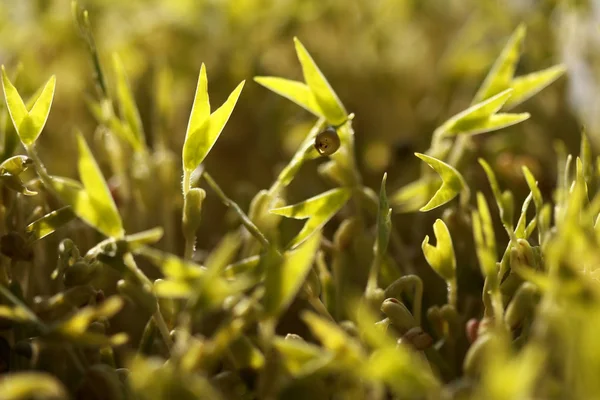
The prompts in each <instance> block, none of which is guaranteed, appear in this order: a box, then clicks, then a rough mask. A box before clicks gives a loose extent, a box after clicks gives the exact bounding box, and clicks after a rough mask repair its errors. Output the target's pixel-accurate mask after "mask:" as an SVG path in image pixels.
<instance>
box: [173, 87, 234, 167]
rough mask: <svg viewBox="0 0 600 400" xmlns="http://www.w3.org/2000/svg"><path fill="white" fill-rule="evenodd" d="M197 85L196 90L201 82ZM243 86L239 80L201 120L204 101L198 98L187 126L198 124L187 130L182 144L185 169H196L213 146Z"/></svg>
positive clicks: (203, 111) (204, 110)
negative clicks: (187, 132)
mask: <svg viewBox="0 0 600 400" xmlns="http://www.w3.org/2000/svg"><path fill="white" fill-rule="evenodd" d="M201 79H202V77H201ZM198 86H199V88H198V90H200V89H201V87H200V86H201V83H199V84H198ZM243 87H244V82H241V83H240V84H239V85H238V86H237V87H236V88H235V89H234V91H233V92H231V94H230V95H229V97H228V98H227V100H226V101H225V103H223V105H222V106H221V107H219V108H218V109H217V110H216V111H215V112H214V113H212V114H211V116H210V117H209V118H208V119H205V120H204V121H202V122H200V118H201V117H202V113H205V112H206V107H205V106H202V105H201V104H203V101H204V100H203V98H202V97H200V98H199V100H198V101H199V104H198V107H199V108H198V109H193V110H192V113H193V114H192V116H191V117H190V126H189V128H190V129H193V128H195V124H200V125H199V126H198V128H197V129H196V130H194V131H191V132H189V134H188V135H187V136H186V140H185V143H184V145H183V166H184V168H185V169H186V170H188V171H193V170H194V169H196V167H198V165H200V164H201V163H202V162H203V161H204V158H206V156H207V155H208V153H209V152H210V150H211V149H212V148H213V146H214V145H215V143H216V142H217V139H218V138H219V136H220V135H221V132H222V131H223V128H225V124H227V121H228V120H229V117H230V116H231V113H232V112H233V109H234V107H235V105H236V103H237V100H238V98H239V97H240V94H241V92H242V88H243ZM196 113H197V115H196ZM192 124H194V125H192Z"/></svg>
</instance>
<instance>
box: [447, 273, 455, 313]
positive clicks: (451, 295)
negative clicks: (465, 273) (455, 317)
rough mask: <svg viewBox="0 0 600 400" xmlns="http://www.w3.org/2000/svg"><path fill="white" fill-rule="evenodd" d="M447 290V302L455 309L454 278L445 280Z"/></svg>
mask: <svg viewBox="0 0 600 400" xmlns="http://www.w3.org/2000/svg"><path fill="white" fill-rule="evenodd" d="M446 284H447V290H448V304H450V305H451V306H452V307H454V308H455V309H456V308H457V303H458V287H457V286H456V279H452V280H449V281H447V282H446Z"/></svg>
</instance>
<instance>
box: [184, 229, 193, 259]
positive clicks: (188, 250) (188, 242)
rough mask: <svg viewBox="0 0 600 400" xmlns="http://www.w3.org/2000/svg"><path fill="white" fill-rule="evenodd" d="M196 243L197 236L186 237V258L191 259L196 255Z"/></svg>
mask: <svg viewBox="0 0 600 400" xmlns="http://www.w3.org/2000/svg"><path fill="white" fill-rule="evenodd" d="M195 243H196V236H195V235H194V236H192V237H189V236H188V237H186V238H185V248H184V250H183V258H184V259H186V260H191V259H192V257H193V256H194V247H195Z"/></svg>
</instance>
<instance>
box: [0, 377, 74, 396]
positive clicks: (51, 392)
mask: <svg viewBox="0 0 600 400" xmlns="http://www.w3.org/2000/svg"><path fill="white" fill-rule="evenodd" d="M0 398H1V399H2V400H28V399H32V398H36V399H47V400H50V399H56V400H62V399H66V398H68V396H67V390H66V389H65V387H64V386H63V384H62V383H61V382H60V381H59V380H58V379H57V378H55V377H54V376H52V375H50V374H47V373H45V372H34V371H31V372H18V373H13V374H10V375H8V376H6V377H5V378H4V379H0Z"/></svg>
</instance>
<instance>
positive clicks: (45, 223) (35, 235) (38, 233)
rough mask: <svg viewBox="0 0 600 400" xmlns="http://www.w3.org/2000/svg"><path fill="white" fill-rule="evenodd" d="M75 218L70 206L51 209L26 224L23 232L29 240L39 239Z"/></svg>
mask: <svg viewBox="0 0 600 400" xmlns="http://www.w3.org/2000/svg"><path fill="white" fill-rule="evenodd" d="M74 218H75V213H74V212H73V209H72V208H71V207H70V206H66V207H63V208H60V209H58V210H55V211H52V212H50V213H48V214H46V215H44V216H43V217H42V218H39V219H37V220H36V221H34V222H32V223H31V224H29V225H27V227H26V228H25V232H26V233H27V235H28V236H29V238H30V240H40V239H43V238H45V237H46V236H48V235H50V234H52V233H53V232H55V231H56V230H57V229H58V228H60V227H61V226H63V225H65V224H67V223H68V222H70V221H72V220H73V219H74Z"/></svg>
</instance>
